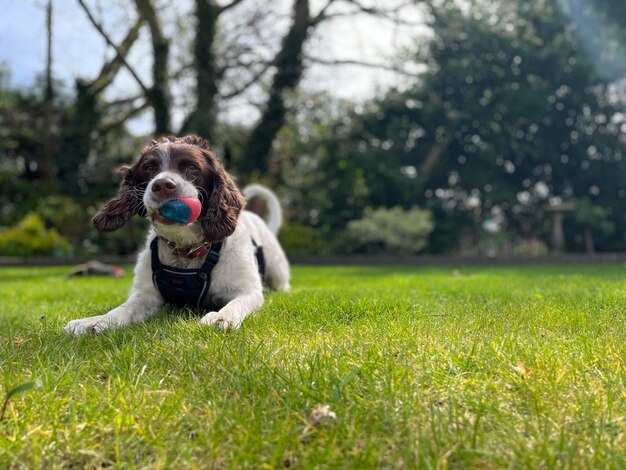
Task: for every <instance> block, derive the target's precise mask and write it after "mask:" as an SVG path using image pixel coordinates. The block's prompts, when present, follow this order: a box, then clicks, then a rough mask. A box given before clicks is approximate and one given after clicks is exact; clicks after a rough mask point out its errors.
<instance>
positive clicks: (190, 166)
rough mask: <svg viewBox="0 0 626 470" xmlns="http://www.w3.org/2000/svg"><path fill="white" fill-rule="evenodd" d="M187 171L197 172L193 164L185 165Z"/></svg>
mask: <svg viewBox="0 0 626 470" xmlns="http://www.w3.org/2000/svg"><path fill="white" fill-rule="evenodd" d="M187 170H188V171H198V167H197V166H196V165H194V164H193V163H189V164H187Z"/></svg>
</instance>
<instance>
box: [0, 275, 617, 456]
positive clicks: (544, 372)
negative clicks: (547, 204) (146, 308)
mask: <svg viewBox="0 0 626 470" xmlns="http://www.w3.org/2000/svg"><path fill="white" fill-rule="evenodd" d="M65 271H66V270H65V269H64V268H49V269H2V270H0V360H1V366H0V367H1V378H2V380H3V383H2V385H3V386H4V388H3V390H2V393H3V394H4V393H6V391H7V390H8V389H11V388H13V387H15V386H16V385H19V384H20V383H24V382H29V381H31V380H40V381H41V383H42V386H41V388H38V389H34V390H30V391H28V392H25V393H23V394H20V395H16V396H15V397H13V398H12V399H11V402H10V404H9V406H8V408H7V413H6V416H5V419H4V420H3V421H2V422H0V468H6V467H7V466H8V465H9V464H13V466H14V467H15V468H20V467H25V468H38V467H45V468H54V467H73V468H84V467H98V466H107V465H114V466H119V467H123V468H127V467H129V466H130V467H157V468H159V467H160V468H162V467H171V468H188V467H192V468H222V467H255V468H266V467H267V468H272V467H273V468H281V467H284V466H289V465H290V466H292V467H295V468H311V467H328V468H337V467H353V468H357V467H358V468H363V467H384V468H393V467H399V468H406V467H423V468H429V467H432V468H434V467H439V468H446V467H447V468H467V467H477V468H502V467H513V468H518V467H542V468H564V467H576V468H586V467H587V468H591V467H593V468H604V467H626V449H625V447H626V437H625V435H626V389H625V387H624V384H625V381H626V368H625V367H626V366H625V360H626V328H625V317H626V267H624V266H623V265H609V266H554V267H519V266H515V267H483V268H467V267H460V268H452V267H449V268H429V267H412V268H400V267H367V268H366V267H336V268H335V267H323V268H313V267H306V268H305V267H296V268H294V270H293V278H294V280H293V292H292V293H291V294H277V293H270V294H268V295H267V299H266V304H265V306H264V307H263V309H262V310H261V311H259V312H258V313H257V314H256V315H254V316H253V317H250V318H249V319H248V320H247V321H246V322H245V323H244V325H243V327H242V328H241V329H240V330H239V331H237V332H231V333H224V332H220V331H216V330H214V329H212V328H209V327H202V326H200V325H199V324H198V322H197V319H198V317H197V315H196V314H193V313H190V312H186V313H181V312H177V311H174V310H165V311H164V312H163V313H161V314H160V315H159V316H157V317H156V318H155V319H153V320H151V321H149V322H147V323H145V324H142V325H137V326H133V327H130V328H126V329H123V330H118V331H112V332H106V333H104V334H102V335H100V336H97V337H82V338H72V337H69V336H67V335H65V334H64V333H63V331H62V328H63V326H64V325H65V323H66V322H67V321H68V320H71V319H74V318H78V317H83V316H87V315H94V314H100V313H104V312H106V311H107V310H108V309H110V308H111V307H114V306H116V305H117V304H119V303H120V302H122V301H123V300H124V298H125V295H126V293H127V291H128V288H129V284H130V279H129V278H127V279H123V280H114V279H99V278H91V279H72V280H66V279H65V278H64V277H63V274H64V273H65ZM518 363H520V364H518ZM325 404H327V405H330V409H331V410H332V411H334V412H335V413H336V415H337V416H336V419H334V420H333V419H327V420H325V421H323V422H322V423H321V424H319V426H309V425H308V423H309V422H310V413H311V410H312V409H313V408H314V407H315V406H317V405H325ZM305 430H306V431H305Z"/></svg>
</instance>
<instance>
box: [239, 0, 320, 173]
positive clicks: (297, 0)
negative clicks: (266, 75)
mask: <svg viewBox="0 0 626 470" xmlns="http://www.w3.org/2000/svg"><path fill="white" fill-rule="evenodd" d="M310 26H311V20H310V17H309V0H294V6H293V23H292V25H291V28H290V29H289V32H288V33H287V35H286V36H285V37H284V38H283V42H282V46H281V50H280V52H279V53H278V55H277V56H276V58H275V60H274V66H275V67H276V73H275V75H274V78H273V81H272V85H271V88H270V92H269V98H268V100H267V102H266V104H265V106H264V108H263V111H262V114H261V118H260V119H259V121H258V123H257V124H256V126H255V127H254V129H253V130H252V132H251V134H250V137H249V138H248V141H247V142H246V144H245V146H244V149H243V154H242V160H241V162H240V164H239V167H238V170H239V173H240V174H242V175H250V174H252V173H254V172H259V173H265V172H266V171H267V169H268V161H267V160H268V156H269V153H270V150H271V148H272V143H273V142H274V138H275V137H276V134H278V132H279V131H280V129H281V127H282V126H283V124H284V123H285V115H286V111H287V110H286V106H285V93H286V92H287V91H291V90H293V89H294V88H295V87H296V86H297V85H298V82H299V81H300V78H301V76H302V72H303V65H302V49H303V47H304V42H305V41H306V39H307V36H308V31H309V27H310Z"/></svg>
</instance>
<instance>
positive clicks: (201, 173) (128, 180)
mask: <svg viewBox="0 0 626 470" xmlns="http://www.w3.org/2000/svg"><path fill="white" fill-rule="evenodd" d="M122 173H123V181H122V184H121V186H120V189H119V192H118V194H117V195H116V196H115V197H114V198H113V199H111V200H110V201H109V202H108V203H107V204H106V205H105V206H104V207H103V208H102V209H101V210H100V211H99V212H98V213H97V214H96V215H95V217H94V218H93V224H94V226H95V227H96V228H97V229H98V230H100V231H105V232H110V231H114V230H117V229H118V228H120V227H121V226H122V225H124V224H125V223H126V222H127V221H128V220H129V219H130V218H131V217H132V216H133V215H136V214H139V215H141V216H146V217H148V219H149V220H150V221H151V222H152V227H151V228H150V231H149V233H148V238H147V243H146V247H145V248H144V249H143V250H142V251H141V252H140V253H139V256H138V259H137V264H136V266H135V277H134V279H133V284H132V289H131V292H130V296H129V297H128V299H127V300H126V302H124V303H123V304H122V305H120V306H119V307H117V308H114V309H113V310H111V311H110V312H108V313H106V314H104V315H98V316H94V317H88V318H82V319H80V320H74V321H71V322H69V323H68V325H67V326H66V327H65V331H67V332H68V333H71V334H74V335H81V334H85V333H98V332H100V331H102V330H105V329H107V328H116V327H121V326H124V325H128V324H131V323H138V322H142V321H144V320H146V319H147V318H149V317H151V316H152V315H154V314H155V313H156V312H157V311H158V309H159V308H160V307H161V306H162V305H163V304H164V303H165V300H164V298H163V296H162V295H161V293H160V291H159V289H158V288H157V287H156V286H155V283H154V279H153V264H152V263H153V262H154V261H153V259H152V251H151V248H150V246H151V244H152V242H153V241H154V239H155V238H158V242H155V243H158V245H155V251H156V253H157V254H158V260H159V261H160V263H162V264H163V265H165V266H166V267H172V268H179V269H180V270H186V269H198V268H200V267H201V266H203V264H204V262H205V258H206V257H207V249H206V247H208V246H210V245H211V243H215V242H220V241H221V242H222V244H221V249H220V252H219V261H217V264H216V265H215V266H214V268H213V270H212V272H211V274H210V285H209V286H208V292H207V293H206V296H203V297H202V299H204V300H203V302H202V305H201V306H200V307H201V308H203V310H204V313H203V316H202V318H201V320H200V322H201V323H203V324H207V325H217V326H218V327H220V328H224V329H229V328H238V327H239V326H240V325H241V322H242V321H243V320H244V319H245V318H246V317H247V316H248V315H249V314H250V313H252V312H254V311H255V310H257V309H258V308H259V307H261V305H262V304H263V281H265V283H266V284H267V286H268V287H270V288H272V289H275V290H279V291H288V290H289V279H290V275H289V263H288V261H287V258H286V256H285V253H284V252H283V250H282V248H281V246H280V244H279V242H278V240H277V239H276V235H277V233H278V229H279V227H280V222H281V210H280V205H279V203H278V200H277V198H276V196H275V195H274V194H273V193H272V192H271V191H270V190H269V189H267V188H265V187H263V186H260V185H251V186H248V187H247V188H245V189H244V191H243V193H244V194H245V195H246V197H247V198H251V197H260V198H261V199H264V200H265V201H266V203H267V205H268V212H269V217H268V219H269V220H268V223H267V224H266V223H265V222H264V221H263V220H262V219H261V218H260V217H258V216H257V215H256V214H254V213H252V212H249V211H244V210H243V209H244V207H245V204H246V200H245V199H244V196H243V195H242V193H241V192H240V191H239V189H237V186H236V185H235V183H234V182H233V180H232V179H231V177H230V176H229V175H228V173H226V171H225V170H224V168H223V167H222V165H221V163H220V162H219V161H218V159H217V158H216V156H215V154H214V153H213V152H212V151H211V149H210V148H209V146H208V144H207V142H206V141H204V140H203V139H201V138H199V137H195V136H187V137H182V138H177V137H165V138H161V139H158V140H154V141H152V142H151V143H150V144H149V145H148V146H146V147H145V148H144V149H143V150H142V152H141V158H140V159H139V161H138V162H137V163H136V164H135V165H133V166H131V167H125V168H124V169H123V170H122ZM179 197H197V198H199V199H200V200H201V201H202V213H201V215H200V217H199V218H198V220H196V221H195V222H193V223H191V224H189V225H183V224H178V223H172V222H170V221H168V220H167V219H165V218H164V217H163V216H162V215H160V213H159V208H160V207H161V205H163V204H164V203H165V202H166V201H168V200H170V199H174V198H179ZM255 244H256V245H260V246H262V247H263V252H264V258H265V259H264V261H265V262H264V264H265V268H266V273H265V279H262V278H261V274H260V273H259V266H258V263H257V259H256V258H255V250H256V246H255ZM201 248H202V249H201ZM198 253H201V256H197V257H196V256H192V254H198ZM212 306H218V307H221V308H219V309H218V308H217V307H215V309H214V310H212V311H208V312H207V311H206V310H207V309H208V308H209V307H212Z"/></svg>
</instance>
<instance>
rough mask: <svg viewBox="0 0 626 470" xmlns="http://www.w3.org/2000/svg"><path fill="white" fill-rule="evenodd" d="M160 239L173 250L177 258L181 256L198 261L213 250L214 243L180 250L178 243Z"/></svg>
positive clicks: (207, 242) (203, 243)
mask: <svg viewBox="0 0 626 470" xmlns="http://www.w3.org/2000/svg"><path fill="white" fill-rule="evenodd" d="M159 238H160V239H161V240H163V241H164V242H165V243H166V244H167V246H168V247H169V248H171V249H172V254H173V255H175V256H181V257H183V258H188V259H196V258H200V257H202V256H204V255H206V254H207V253H208V252H209V251H210V250H211V245H212V243H211V242H210V241H204V242H202V243H201V244H200V245H198V246H196V247H191V248H178V247H177V246H176V243H174V242H173V241H170V240H168V239H166V238H163V237H162V236H160V235H159Z"/></svg>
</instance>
